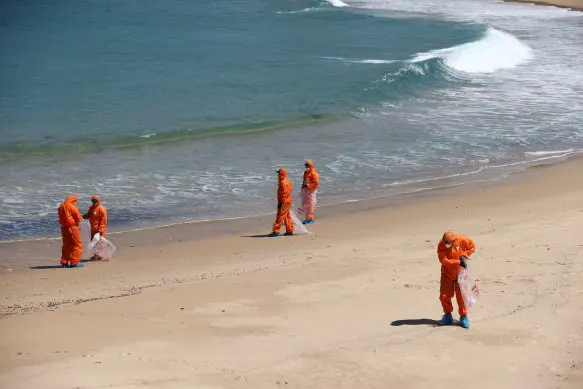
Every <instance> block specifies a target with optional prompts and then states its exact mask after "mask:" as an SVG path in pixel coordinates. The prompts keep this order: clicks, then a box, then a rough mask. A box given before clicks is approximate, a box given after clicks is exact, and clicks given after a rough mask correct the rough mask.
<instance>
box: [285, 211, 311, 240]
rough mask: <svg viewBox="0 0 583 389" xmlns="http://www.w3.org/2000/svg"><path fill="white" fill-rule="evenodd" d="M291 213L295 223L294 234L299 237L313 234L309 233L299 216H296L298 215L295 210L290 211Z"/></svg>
mask: <svg viewBox="0 0 583 389" xmlns="http://www.w3.org/2000/svg"><path fill="white" fill-rule="evenodd" d="M289 212H290V214H291V217H292V220H293V222H294V234H299V235H301V234H311V232H310V231H308V229H307V228H306V226H305V225H304V224H302V222H301V221H300V218H299V217H298V215H296V213H295V212H294V211H293V210H290V211H289Z"/></svg>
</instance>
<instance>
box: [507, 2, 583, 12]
mask: <svg viewBox="0 0 583 389" xmlns="http://www.w3.org/2000/svg"><path fill="white" fill-rule="evenodd" d="M507 1H508V2H511V3H531V4H537V5H552V6H555V7H562V8H571V9H573V10H577V11H583V0H548V1H544V0H507Z"/></svg>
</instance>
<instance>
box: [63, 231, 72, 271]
mask: <svg viewBox="0 0 583 389" xmlns="http://www.w3.org/2000/svg"><path fill="white" fill-rule="evenodd" d="M61 237H62V239H63V246H62V248H61V265H63V266H67V265H68V264H69V261H70V256H69V252H70V251H71V245H72V241H73V240H72V238H71V233H70V232H69V227H61Z"/></svg>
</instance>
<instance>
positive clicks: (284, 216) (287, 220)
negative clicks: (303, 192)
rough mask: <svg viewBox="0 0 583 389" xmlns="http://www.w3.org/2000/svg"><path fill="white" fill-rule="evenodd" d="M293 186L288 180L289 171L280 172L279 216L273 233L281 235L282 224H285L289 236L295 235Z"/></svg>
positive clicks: (278, 188) (278, 191)
mask: <svg viewBox="0 0 583 389" xmlns="http://www.w3.org/2000/svg"><path fill="white" fill-rule="evenodd" d="M291 206H292V184H291V182H290V181H289V180H288V178H287V169H285V168H281V169H279V170H278V185H277V215H276V217H275V223H274V224H273V229H272V233H273V234H279V231H280V229H281V226H282V224H285V230H286V233H287V234H293V232H294V223H293V219H292V217H291V213H290V212H291Z"/></svg>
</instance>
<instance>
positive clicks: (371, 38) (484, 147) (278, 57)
mask: <svg viewBox="0 0 583 389" xmlns="http://www.w3.org/2000/svg"><path fill="white" fill-rule="evenodd" d="M581 42H583V13H578V12H571V11H567V10H565V9H558V8H554V7H541V6H533V5H525V4H513V3H502V2H500V1H490V0H447V1H446V0H442V1H437V0H417V1H409V0H355V1H348V0H347V1H346V2H342V1H340V0H330V1H321V0H314V1H308V0H214V1H186V0H165V1H161V0H140V1H138V0H124V1H112V0H80V1H75V2H62V1H57V2H46V1H38V0H37V1H32V0H20V1H16V0H9V1H5V2H3V4H2V9H1V11H0V50H1V52H0V240H14V239H28V238H37V237H52V236H58V233H59V229H58V223H57V213H56V210H57V206H58V205H59V203H60V202H62V200H63V199H64V198H65V197H66V196H67V195H68V194H70V193H76V194H78V195H79V196H80V198H81V201H80V208H81V210H82V211H85V209H86V208H87V207H88V206H89V198H90V195H91V194H93V193H98V194H100V195H101V196H102V200H103V203H104V204H105V205H106V207H107V208H108V210H109V217H110V227H111V229H112V230H113V231H121V230H124V229H129V228H143V227H152V226H158V225H164V224H169V223H180V222H186V221H197V220H208V219H222V218H234V217H244V216H250V215H257V214H264V213H269V212H273V211H274V209H275V190H276V184H277V179H276V173H275V171H276V170H277V168H279V167H287V168H288V169H289V170H290V172H291V178H292V180H293V183H294V184H295V190H296V191H299V186H300V185H301V174H302V172H303V161H304V160H305V159H312V160H314V162H315V164H316V167H317V169H318V170H319V171H320V174H321V176H322V184H321V190H320V193H319V200H320V203H321V204H332V203H338V202H343V201H350V200H358V199H366V198H370V197H376V196H389V195H394V194H397V193H408V192H412V191H419V190H426V189H428V188H434V187H440V186H450V185H459V184H462V183H465V182H470V181H475V180H483V179H495V178H496V177H501V176H504V175H507V174H509V173H510V172H513V171H516V170H520V169H523V168H525V167H526V166H528V165H529V164H531V163H533V162H535V161H554V160H560V159H561V158H565V157H566V156H568V155H569V154H573V153H578V152H580V151H581V149H583V97H582V96H583V44H582V43H581ZM269 228H270V226H265V229H266V231H268V230H269Z"/></svg>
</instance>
